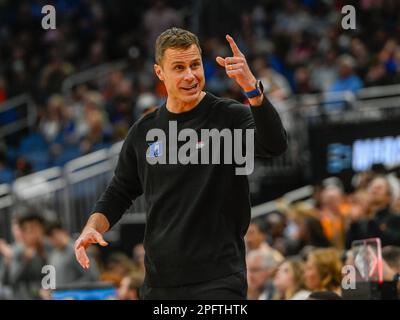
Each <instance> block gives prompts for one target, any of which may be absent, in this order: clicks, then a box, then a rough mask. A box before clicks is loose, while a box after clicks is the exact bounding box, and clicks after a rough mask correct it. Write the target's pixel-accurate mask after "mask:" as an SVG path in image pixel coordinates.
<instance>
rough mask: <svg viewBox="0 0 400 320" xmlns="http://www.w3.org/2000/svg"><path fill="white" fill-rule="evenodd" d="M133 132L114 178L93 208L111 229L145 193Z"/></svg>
mask: <svg viewBox="0 0 400 320" xmlns="http://www.w3.org/2000/svg"><path fill="white" fill-rule="evenodd" d="M133 132H134V130H133V128H131V130H130V131H129V133H128V136H127V138H126V139H125V141H124V143H123V146H122V149H121V152H120V154H119V158H118V164H117V167H116V169H115V172H114V176H113V178H112V180H111V182H110V183H109V184H108V186H107V188H106V190H105V191H104V192H103V194H102V195H101V197H100V199H99V200H98V201H97V203H96V204H95V206H94V208H93V213H95V212H99V213H102V214H104V215H105V216H106V217H107V220H108V222H109V223H110V228H111V227H112V226H113V225H115V224H116V223H117V222H118V220H119V219H120V218H121V217H122V215H123V214H124V212H125V211H126V210H127V209H128V208H129V207H130V206H131V205H132V201H133V200H135V199H136V198H137V197H138V196H140V195H141V194H142V193H143V191H142V185H141V182H140V179H139V175H138V169H137V157H136V152H135V149H134V141H133V140H134V133H133Z"/></svg>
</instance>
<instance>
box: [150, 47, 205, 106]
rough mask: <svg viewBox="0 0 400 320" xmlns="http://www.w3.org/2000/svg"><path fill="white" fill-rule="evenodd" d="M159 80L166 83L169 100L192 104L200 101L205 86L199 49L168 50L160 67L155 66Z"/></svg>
mask: <svg viewBox="0 0 400 320" xmlns="http://www.w3.org/2000/svg"><path fill="white" fill-rule="evenodd" d="M154 71H155V73H156V75H157V76H158V78H159V79H160V80H161V81H163V82H164V84H165V87H166V89H167V93H168V98H170V99H173V100H176V101H180V102H183V103H184V104H192V103H196V102H197V101H199V98H200V94H201V92H202V90H203V88H204V85H205V79H204V69H203V63H202V60H201V55H200V51H199V48H198V47H197V46H196V45H195V44H192V45H191V46H190V47H189V48H187V49H181V48H176V49H175V48H168V49H167V50H165V52H164V57H163V59H162V61H161V62H160V65H158V64H155V65H154Z"/></svg>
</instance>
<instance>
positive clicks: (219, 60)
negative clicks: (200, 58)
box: [215, 57, 225, 67]
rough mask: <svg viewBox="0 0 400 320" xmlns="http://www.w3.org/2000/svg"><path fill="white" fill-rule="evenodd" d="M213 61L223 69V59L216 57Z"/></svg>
mask: <svg viewBox="0 0 400 320" xmlns="http://www.w3.org/2000/svg"><path fill="white" fill-rule="evenodd" d="M215 60H216V61H217V63H218V64H219V65H220V66H221V67H225V59H224V58H221V57H217V58H216V59H215Z"/></svg>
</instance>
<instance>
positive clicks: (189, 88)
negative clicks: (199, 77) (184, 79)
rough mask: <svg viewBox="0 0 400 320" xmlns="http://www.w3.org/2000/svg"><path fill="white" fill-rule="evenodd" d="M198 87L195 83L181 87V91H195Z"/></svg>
mask: <svg viewBox="0 0 400 320" xmlns="http://www.w3.org/2000/svg"><path fill="white" fill-rule="evenodd" d="M198 86H199V84H198V83H195V84H194V85H192V86H186V87H182V89H183V90H185V91H194V90H195V89H197V87H198Z"/></svg>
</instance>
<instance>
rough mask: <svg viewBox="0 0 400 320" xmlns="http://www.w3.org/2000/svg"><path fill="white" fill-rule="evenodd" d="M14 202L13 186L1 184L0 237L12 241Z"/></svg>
mask: <svg viewBox="0 0 400 320" xmlns="http://www.w3.org/2000/svg"><path fill="white" fill-rule="evenodd" d="M13 204H14V199H13V195H12V193H11V186H10V185H8V184H0V239H6V240H7V241H11V239H12V235H11V219H12V208H13Z"/></svg>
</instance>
